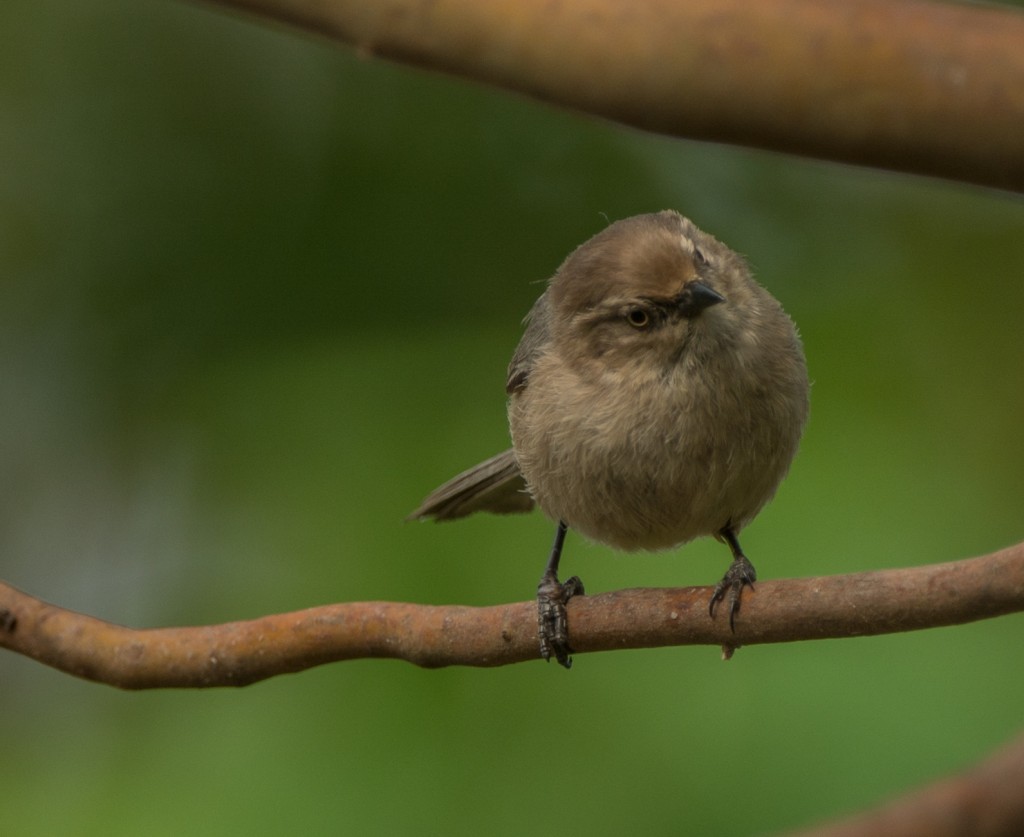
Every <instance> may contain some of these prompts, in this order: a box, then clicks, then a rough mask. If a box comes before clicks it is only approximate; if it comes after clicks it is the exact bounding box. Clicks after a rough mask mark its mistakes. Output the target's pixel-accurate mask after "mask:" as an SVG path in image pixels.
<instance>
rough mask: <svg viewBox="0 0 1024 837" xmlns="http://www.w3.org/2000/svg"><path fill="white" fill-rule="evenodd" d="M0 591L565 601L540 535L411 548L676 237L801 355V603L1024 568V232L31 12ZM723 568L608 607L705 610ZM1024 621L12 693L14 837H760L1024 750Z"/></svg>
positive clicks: (3, 345) (146, 615)
mask: <svg viewBox="0 0 1024 837" xmlns="http://www.w3.org/2000/svg"><path fill="white" fill-rule="evenodd" d="M0 166H2V173H0V383H2V396H0V467H2V473H3V479H2V481H0V548H2V553H0V561H2V568H0V576H2V577H3V578H4V579H5V580H7V581H8V582H10V583H12V584H14V585H15V586H17V587H20V588H22V589H24V590H26V591H28V592H30V593H33V594H35V595H38V596H40V597H42V598H45V599H47V600H50V601H53V602H55V603H57V604H60V605H63V606H65V607H70V608H74V609H77V610H81V611H84V612H87V613H90V614H93V615H96V616H99V617H102V618H104V619H108V620H111V621H114V622H119V623H123V624H129V625H133V626H140V627H142V626H160V625H184V624H199V623H208V622H221V621H227V620H233V619H241V618H248V617H255V616H258V615H261V614H265V613H271V612H278V611H286V610H290V609H296V608H302V607H307V606H311V605H315V604H322V603H329V602H335V601H350V600H363V599H389V600H398V601H403V600H404V601H416V602H430V603H460V604H479V605H484V604H492V603H498V602H508V601H516V600H524V599H527V598H529V597H530V596H531V595H532V593H533V589H534V585H535V583H536V580H537V577H538V576H539V573H540V570H541V565H542V563H543V560H544V557H545V555H546V551H547V548H548V545H549V539H550V535H551V525H550V524H549V523H548V522H547V521H545V520H544V519H542V518H541V517H540V516H539V515H535V516H530V517H520V518H493V517H483V516H482V517H479V518H476V519H470V520H467V521H465V522H463V523H460V524H458V525H451V526H435V525H430V524H423V525H416V524H403V522H402V518H403V516H404V515H405V514H406V513H407V512H408V511H409V510H410V509H411V508H413V507H414V506H415V505H416V503H417V502H418V501H419V500H420V498H421V497H422V495H423V494H424V493H425V492H426V491H428V490H429V489H431V488H432V487H434V486H435V485H436V484H437V483H439V482H440V481H442V480H444V479H446V478H447V477H449V476H450V475H452V474H453V473H454V472H456V471H458V470H461V469H462V468H464V467H466V466H469V465H471V464H473V463H475V462H476V461H478V460H479V459H481V458H483V457H486V456H488V455H490V454H491V453H494V452H496V451H498V450H500V449H502V448H503V447H504V446H505V445H507V432H506V427H505V416H504V393H503V383H504V370H505V365H506V363H507V361H508V358H509V356H510V355H511V352H512V350H513V348H514V347H515V345H516V342H517V340H518V337H519V333H520V325H519V321H520V318H521V317H522V316H523V314H524V313H525V312H526V310H527V309H528V308H529V306H530V304H531V302H532V300H533V299H534V297H535V296H536V295H537V294H538V292H539V286H538V284H537V283H538V281H541V280H544V279H545V278H546V277H547V276H548V275H550V273H551V272H552V271H553V270H554V268H555V267H556V266H557V265H558V263H559V262H560V260H561V259H562V257H563V256H564V255H565V254H566V253H568V251H569V250H570V249H572V248H573V247H574V246H575V245H577V244H578V243H579V242H581V241H582V240H584V239H585V238H587V237H588V236H590V235H592V234H593V233H595V232H596V231H598V230H599V229H601V228H602V227H603V226H604V224H605V222H606V221H605V217H606V216H607V217H608V218H612V219H615V218H619V217H622V216H626V215H630V214H633V213H636V212H642V211H651V210H656V209H661V208H665V207H674V208H677V209H679V210H681V211H683V212H684V213H685V214H687V215H689V216H690V217H692V218H693V219H694V220H695V221H696V222H697V223H698V224H699V225H700V226H702V227H704V228H705V229H707V230H708V231H710V232H712V233H713V234H715V235H717V236H719V237H721V238H722V239H724V240H725V241H726V242H727V243H729V244H730V245H731V246H732V247H733V248H735V249H737V250H739V251H741V252H743V253H746V254H747V255H748V256H749V258H750V260H751V261H752V263H753V264H754V266H755V269H756V271H757V273H758V276H759V278H760V279H761V281H762V282H764V283H765V284H766V285H767V286H768V287H769V288H770V289H771V290H772V291H773V292H774V293H775V294H776V295H777V296H778V297H779V298H780V299H781V300H782V301H783V303H784V304H785V306H786V307H787V309H788V310H789V311H790V313H791V314H792V315H793V316H794V318H795V319H796V320H797V321H798V323H799V324H800V327H801V330H802V333H803V336H804V340H805V343H806V349H807V355H808V359H809V364H810V369H811V374H812V377H813V379H814V389H813V406H812V418H811V422H810V425H809V427H808V430H807V434H806V436H805V438H804V443H803V446H802V449H801V453H800V455H799V457H798V459H797V461H796V464H795V466H794V468H793V470H792V472H791V475H790V478H789V479H788V481H787V482H786V483H785V484H784V486H783V489H782V490H781V491H780V494H779V496H778V498H777V500H776V501H775V502H774V503H773V504H772V505H771V506H770V507H769V508H768V509H767V510H766V511H765V512H764V513H763V514H762V515H761V517H760V518H759V519H758V520H757V522H756V523H755V524H754V525H753V526H751V527H750V529H749V530H748V532H747V535H746V538H745V540H744V544H745V545H746V547H747V550H748V551H749V553H750V554H751V555H752V556H753V558H754V561H755V563H756V564H757V566H758V569H759V571H760V573H761V575H762V577H765V578H780V577H786V576H802V575H815V574H828V573H844V572H855V571H859V570H865V569H871V568H884V567H896V566H903V565H911V564H923V563H929V562H935V561H944V560H950V559H956V558H962V557H967V556H971V555H976V554H981V553H984V552H987V551H990V550H993V549H996V548H998V547H1002V546H1005V545H1007V544H1010V543H1013V542H1016V541H1017V540H1020V539H1021V537H1022V536H1024V520H1022V517H1021V508H1022V504H1024V469H1022V467H1021V466H1022V463H1024V433H1022V431H1021V427H1022V412H1024V341H1022V339H1021V322H1022V321H1024V282H1022V281H1021V280H1022V278H1024V204H1022V202H1021V200H1020V199H1019V198H1017V197H1013V196H1008V195H1003V194H997V193H991V192H983V191H980V190H975V189H970V188H966V187H962V186H958V185H953V184H947V183H939V182H928V181H924V180H920V179H909V178H902V177H898V176H893V175H886V174H881V173H876V172H868V171H862V170H856V169H849V168H842V167H836V166H831V165H825V164H820V163H812V162H802V161H796V160H792V159H787V158H783V157H779V156H774V155H768V154H763V153H755V152H749V151H743V150H738V149H729V148H720V147H715V146H709V145H702V144H695V143H686V142H679V141H673V140H669V139H665V138H659V137H654V136H647V135H643V134H639V133H636V132H632V131H629V130H624V129H621V128H619V127H616V126H614V125H611V124H607V123H603V122H599V121H595V120H592V119H589V118H584V117H581V116H577V115H572V114H566V113H562V112H557V111H554V110H552V109H549V108H547V107H544V106H541V105H538V104H535V103H532V102H529V101H526V100H523V99H520V98H518V97H515V96H511V95H507V94H505V93H502V92H499V91H495V90H490V89H485V88H480V87H477V86H474V85H470V84H467V83H464V82H461V81H458V80H453V79H449V78H445V77H440V76H435V75H430V74H423V73H417V72H413V71H411V70H407V69H401V68H396V67H393V66H389V65H387V64H384V63H379V62H376V61H365V60H360V59H359V58H357V57H356V56H354V55H353V54H352V53H350V52H348V51H346V50H345V49H343V48H339V47H336V46H334V45H332V44H330V43H327V42H324V41H320V40H317V39H314V38H310V37H307V36H304V35H300V34H297V33H295V32H292V31H289V30H286V29H283V28H278V27H274V26H267V25H263V24H260V23H257V22H254V21H252V20H249V19H247V18H242V17H236V16H233V15H230V14H226V13H223V12H221V11H218V10H213V9H210V8H207V7H204V6H196V5H192V4H189V3H184V2H144V3H130V2H127V0H88V2H80V3H67V2H54V0H33V1H32V2H29V0H6V1H5V2H4V3H3V5H2V6H0ZM726 562H727V555H726V552H725V550H724V548H723V547H722V546H721V545H718V544H715V543H697V544H693V545H690V546H688V547H686V548H685V549H684V550H682V551H681V553H679V554H673V553H670V554H665V555H653V556H634V557H628V558H625V557H623V556H620V555H616V554H615V553H613V552H612V551H610V550H606V549H603V548H599V547H596V546H591V545H588V544H585V543H584V542H582V541H581V540H579V539H576V538H571V540H570V543H569V545H568V552H567V555H566V564H565V568H566V569H567V570H568V571H569V572H579V573H580V574H581V575H582V576H583V577H584V579H585V581H586V583H587V586H588V588H589V589H591V590H594V591H603V590H610V589H615V588H619V587H629V586H647V585H690V584H709V583H711V582H713V581H715V580H716V579H717V578H718V577H719V576H720V574H721V572H722V571H723V570H724V567H725V565H726ZM1022 628H1024V617H1022V616H1013V617H1008V618H1003V619H998V620H994V621H989V622H985V623H981V624H975V625H968V626H964V627H959V628H949V629H942V630H934V631H927V632H923V633H916V634H907V635H902V636H890V637H881V638H875V639H857V640H850V641H835V642H820V643H807V644H792V645H778V646H765V647H752V648H747V649H744V650H743V651H741V652H740V653H739V654H738V655H737V656H736V658H735V659H734V660H733V661H732V662H729V663H728V664H726V663H723V662H722V661H721V660H720V659H719V653H718V651H717V649H714V648H671V649H661V650H651V651H638V652H629V653H609V654H595V655H584V656H581V657H578V658H577V664H576V666H575V668H574V669H573V671H572V673H571V674H568V673H566V672H564V671H562V670H560V669H558V668H557V667H555V666H553V665H544V664H543V663H540V662H536V663H531V664H525V665H517V666H511V667H508V668H504V669H500V670H493V671H491V670H479V671H478V670H468V669H451V670H440V671H424V670H419V669H416V668H414V667H413V666H410V665H407V664H404V663H400V662H394V661H360V662H352V663H345V664H339V665H332V666H325V667H321V668H319V669H315V670H313V671H309V672H305V673H302V674H299V675H295V676H289V677H280V678H277V679H274V680H272V681H269V682H265V683H261V684H257V685H254V686H251V687H249V688H246V689H242V690H239V691H231V690H214V691H155V692H148V693H137V694H132V693H122V692H119V691H116V690H114V689H111V688H109V687H105V686H99V685H94V684H91V683H86V682H83V681H79V680H76V679H73V678H71V677H68V676H66V675H63V674H59V673H57V672H55V671H51V670H49V669H46V668H44V667H42V666H40V665H39V664H37V663H34V662H32V661H30V660H27V659H24V658H21V657H19V656H16V655H14V654H9V653H4V654H0V753H2V762H3V779H2V781H0V813H2V817H3V821H4V826H3V828H4V831H5V832H6V833H10V834H11V835H14V834H18V835H37V834H38V835H43V834H46V835H50V834H104V835H109V834H125V835H128V834H132V835H134V834H146V835H163V834H166V835H178V834H183V833H189V834H234V833H246V834H275V833H308V834H327V833H357V834H414V833H448V834H467V835H468V834H478V833H481V832H484V833H489V834H496V835H506V834H508V835H512V834H517V835H518V834H524V833H530V834H537V835H547V834H566V833H569V834H572V833H588V834H609V835H611V834H621V833H625V832H627V830H628V831H629V832H633V833H635V832H642V833H647V834H679V833H693V834H737V835H739V834H750V833H761V832H766V831H772V830H778V829H784V828H790V827H794V826H797V825H800V824H805V823H808V822H811V821H814V820H817V819H820V818H825V817H831V816H835V815H837V814H839V813H843V812H848V811H853V810H856V809H859V808H861V807H863V806H867V805H871V804H874V803H877V802H879V801H881V800H883V799H886V798H888V797H889V796H891V795H893V794H895V793H897V792H899V791H900V790H902V789H905V788H908V787H911V786H913V785H915V784H916V783H920V782H924V781H926V780H929V779H931V778H933V777H936V776H939V775H941V774H944V773H946V772H949V771H953V770H956V769H958V768H960V767H961V766H964V765H966V764H968V763H970V762H971V761H972V760H975V759H978V758H980V757H981V756H983V754H985V753H986V752H987V751H988V750H990V749H991V748H992V747H994V746H995V745H997V744H998V743H1000V742H1002V741H1004V740H1006V739H1007V738H1008V737H1010V736H1012V735H1014V734H1015V733H1017V732H1019V731H1020V729H1021V726H1022V725H1021V714H1022V712H1021V707H1022V706H1024V666H1022V665H1021V663H1020V653H1019V647H1020V637H1021V629H1022Z"/></svg>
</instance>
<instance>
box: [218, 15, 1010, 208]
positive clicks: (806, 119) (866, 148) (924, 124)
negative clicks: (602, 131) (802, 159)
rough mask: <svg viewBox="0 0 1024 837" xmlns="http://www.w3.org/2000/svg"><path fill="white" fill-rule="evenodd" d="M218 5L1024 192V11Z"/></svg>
mask: <svg viewBox="0 0 1024 837" xmlns="http://www.w3.org/2000/svg"><path fill="white" fill-rule="evenodd" d="M207 1H208V2H212V3H216V4H219V5H224V6H234V7H237V8H240V9H245V10H247V11H249V12H254V13H256V14H258V15H262V16H265V17H268V18H273V19H276V20H281V21H287V22H289V23H292V24H296V25H298V26H301V27H303V28H305V29H309V30H312V31H314V32H318V33H320V34H323V35H326V36H328V37H332V38H335V39H337V40H340V41H343V42H345V43H347V44H351V45H352V46H354V47H355V48H356V49H357V50H359V51H360V52H361V53H362V54H365V55H379V56H382V57H384V58H389V59H393V60H395V61H400V62H404V63H408V64H413V65H416V66H420V67H425V68H428V69H435V70H442V71H445V72H449V73H454V74H456V75H460V76H464V77H466V78H470V79H474V80H477V81H483V82H489V83H491V84H495V85H498V86H499V87H505V88H508V89H510V90H516V91H520V92H523V93H527V94H529V95H531V96H535V97H537V98H539V99H543V100H545V101H548V102H553V103H556V104H559V105H564V106H566V107H569V108H574V109H577V110H581V111H585V112H588V113H592V114H596V115H599V116H604V117H607V118H609V119H613V120H616V121H619V122H622V123H625V124H627V125H633V126H636V127H639V128H644V129H647V130H651V131H657V132H660V133H665V134H672V135H676V136H680V137H690V138H695V139H703V140H713V141H718V142H727V143H736V144H740V145H749V146H754V147H757V148H766V149H772V150H776V151H784V152H788V153H792V154H800V155H805V156H810V157H818V158H822V159H828V160H835V161H839V162H848V163H858V164H862V165H869V166H877V167H881V168H886V169H894V170H898V171H906V172H914V173H918V174H927V175H935V176H939V177H946V178H952V179H957V180H963V181H967V182H970V183H976V184H981V185H987V186H995V187H999V188H1004V189H1012V190H1017V191H1024V49H1022V48H1021V44H1022V43H1024V14H1021V13H1020V12H1019V11H1018V10H1016V9H1012V8H1006V7H1004V8H999V7H993V6H985V5H955V4H952V3H946V2H939V0H934V2H928V0H764V2H758V3H750V2H747V0H685V1H684V0H631V2H628V3H624V2H622V1H621V0H572V1H571V2H569V0H488V2H483V3H482V2H479V0H374V2H366V1H365V0H207ZM297 92H300V91H297Z"/></svg>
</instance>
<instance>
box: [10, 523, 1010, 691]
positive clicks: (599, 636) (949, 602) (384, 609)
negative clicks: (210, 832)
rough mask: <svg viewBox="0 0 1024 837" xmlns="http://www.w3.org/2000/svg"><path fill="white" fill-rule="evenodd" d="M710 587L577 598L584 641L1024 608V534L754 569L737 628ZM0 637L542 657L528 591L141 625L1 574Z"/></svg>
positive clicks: (313, 653) (134, 655) (134, 676)
mask: <svg viewBox="0 0 1024 837" xmlns="http://www.w3.org/2000/svg"><path fill="white" fill-rule="evenodd" d="M708 595H709V591H708V589H707V588H705V587H687V588H672V589H636V590H621V591H617V592H614V593H604V594H602V595H597V596H583V597H578V598H575V599H573V600H572V601H571V602H570V603H569V620H570V631H571V636H572V638H573V645H574V647H575V649H576V651H577V652H578V653H586V652H589V651H610V650H615V649H622V648H653V647H659V646H666V645H701V644H706V645H722V646H739V645H754V644H757V643H767V642H794V641H797V640H807V639H827V638H837V637H851V636H866V635H873V634H884V633H896V632H900V631H910V630H917V629H921V628H934V627H939V626H942V625H956V624H961V623H964V622H970V621H974V620H978V619H986V618H990V617H994V616H1000V615H1003V614H1007V613H1012V612H1015V611H1021V610H1024V543H1021V544H1018V545H1016V546H1013V547H1010V548H1008V549H1004V550H1002V551H1000V552H994V553H992V554H991V555H986V556H984V557H980V558H972V559H969V560H965V561H956V562H952V563H947V564H933V565H929V566H925V567H912V568H907V569H899V570H885V571H880V572H865V573H857V574H854V575H840V576H828V577H824V578H808V579H789V580H785V581H765V582H758V585H757V589H756V590H748V591H747V592H746V593H745V594H744V598H743V612H742V614H741V617H740V619H739V620H738V622H737V626H736V633H735V634H730V632H729V626H728V620H726V619H721V618H719V619H714V620H712V619H711V618H710V617H709V616H708V613H707V605H708ZM0 646H3V647H6V648H9V649H10V650H12V651H17V652H18V653H21V654H24V655H26V656H28V657H31V658H32V659H35V660H38V661H39V662H41V663H44V664H46V665H49V666H52V667H54V668H56V669H59V670H61V671H64V672H67V673H69V674H74V675H76V676H78V677H84V678H86V679H89V680H96V681H98V682H101V683H108V684H110V685H113V686H119V687H121V688H124V689H147V688H158V687H208V686H244V685H247V684H249V683H253V682H255V681H258V680H263V679H265V678H268V677H273V676H274V675H277V674H284V673H288V672H295V671H301V670H303V669H307V668H311V667H313V666H316V665H321V664H323V663H328V662H336V661H340V660H352V659H358V658H366V657H387V658H395V659H401V660H406V661H408V662H411V663H415V664H417V665H421V666H425V667H438V666H448V665H467V666H499V665H507V664H509V663H517V662H522V661H524V660H530V659H536V658H537V657H538V650H537V637H536V615H535V605H534V603H533V602H522V603H517V604H507V605H497V606H494V607H460V606H454V605H452V606H429V605H415V604H402V603H397V602H356V603H350V604H335V605H327V606H324V607H315V608H310V609H309V610H301V611H297V612H294V613H283V614H277V615H272V616H264V617H262V618H259V619H253V620H251V621H245V622H230V623H226V624H223V625H211V626H206V627H189V628H154V629H144V630H134V629H131V628H125V627H121V626H118V625H112V624H110V623H108V622H103V621H101V620H99V619H94V618H92V617H90V616H84V615H82V614H78V613H74V612H72V611H69V610H64V609H62V608H59V607H56V606H54V605H50V604H47V603H45V602H42V601H40V600H39V599H35V598H33V597H31V596H29V595H26V594H25V593H21V592H19V591H18V590H15V589H14V588H13V587H10V586H8V585H5V584H0Z"/></svg>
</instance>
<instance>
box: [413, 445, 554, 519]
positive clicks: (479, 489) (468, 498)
mask: <svg viewBox="0 0 1024 837" xmlns="http://www.w3.org/2000/svg"><path fill="white" fill-rule="evenodd" d="M533 506H534V502H533V497H531V496H530V494H529V491H528V489H527V487H526V480H524V479H523V475H522V473H521V472H520V470H519V463H518V462H516V455H515V451H513V450H511V449H509V450H507V451H504V452H502V453H499V454H498V455H497V456H492V457H491V458H490V459H487V460H485V461H484V462H481V463H480V464H479V465H475V466H473V467H472V468H470V469H469V470H468V471H463V472H462V473H461V474H459V475H458V476H455V477H452V478H451V479H450V480H448V482H446V483H445V484H444V485H442V486H439V487H437V488H435V489H434V490H433V491H431V492H430V494H428V495H427V497H426V498H425V499H424V500H423V502H422V503H420V506H419V508H418V509H416V510H415V511H414V512H413V513H412V514H410V515H409V516H408V517H407V518H406V520H427V519H428V518H433V519H434V520H458V519H459V518H460V517H465V516H466V515H469V514H472V513H473V512H477V511H488V512H493V513H494V514H514V513H518V512H528V511H530V510H531V509H533Z"/></svg>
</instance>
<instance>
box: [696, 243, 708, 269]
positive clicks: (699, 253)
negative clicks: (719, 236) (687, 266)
mask: <svg viewBox="0 0 1024 837" xmlns="http://www.w3.org/2000/svg"><path fill="white" fill-rule="evenodd" d="M693 260H694V261H695V262H697V264H700V265H704V264H707V263H708V257H707V256H705V255H704V251H703V250H701V249H700V248H699V247H694V248H693Z"/></svg>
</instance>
